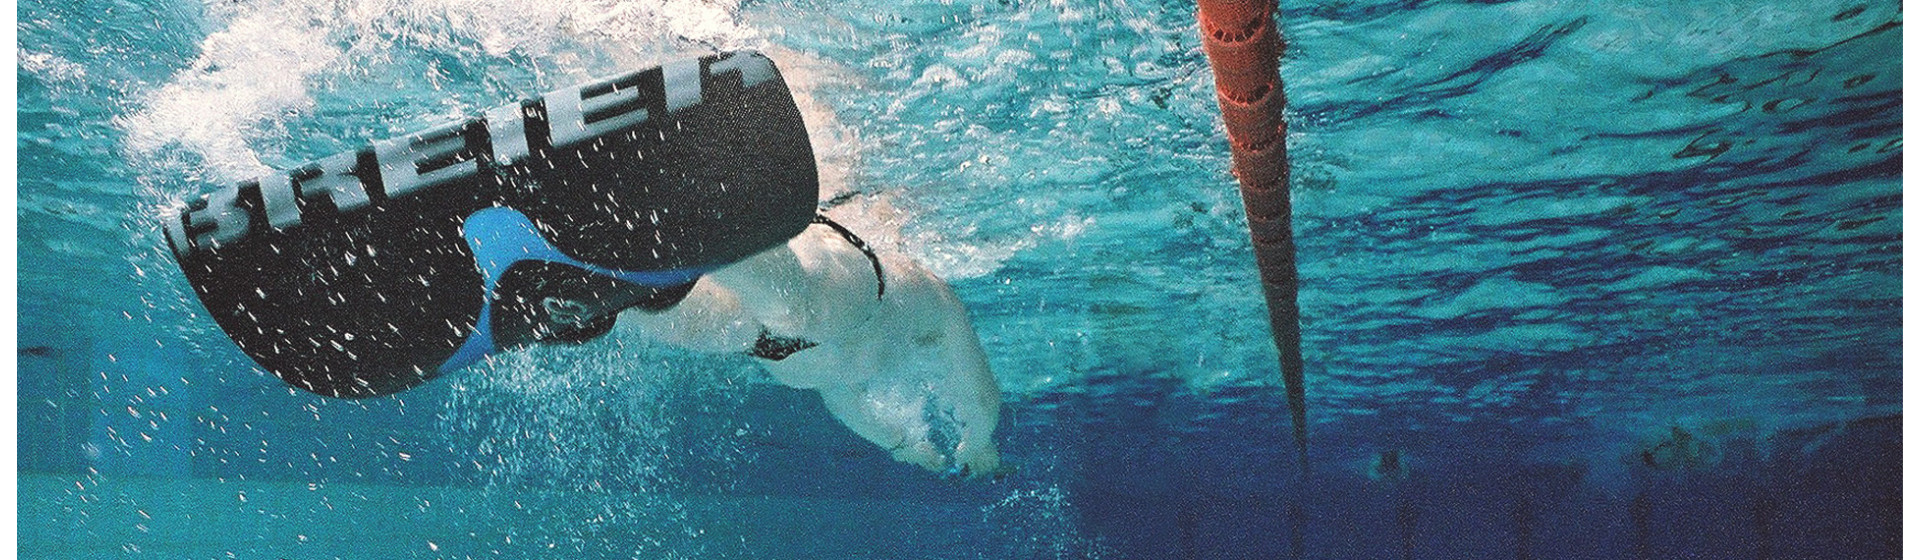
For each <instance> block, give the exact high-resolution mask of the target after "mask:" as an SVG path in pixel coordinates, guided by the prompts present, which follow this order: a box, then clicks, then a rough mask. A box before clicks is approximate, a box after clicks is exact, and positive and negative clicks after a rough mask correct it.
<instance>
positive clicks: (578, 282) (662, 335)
mask: <svg viewBox="0 0 1920 560" xmlns="http://www.w3.org/2000/svg"><path fill="white" fill-rule="evenodd" d="M816 165H817V164H816V163H815V158H814V154H813V152H812V151H811V148H810V147H809V141H808V135H807V130H806V127H805V123H804V121H803V119H802V118H801V114H800V112H799V110H798V108H797V107H796V106H795V102H794V100H793V99H792V97H791V95H790V93H789V91H788V90H787V88H786V85H785V83H784V81H783V80H782V79H781V77H780V72H779V70H778V69H777V68H776V67H775V65H774V63H773V61H772V60H771V59H769V58H767V57H766V56H764V55H761V54H759V53H753V52H748V51H742V52H735V53H722V54H718V55H713V56H707V57H702V58H700V59H697V60H683V61H676V62H672V63H669V64H667V65H664V66H661V67H658V68H653V69H648V70H642V71H638V72H632V73H628V74H625V75H622V76H617V77H614V78H608V79H606V80H601V81H598V82H595V83H589V84H583V85H580V86H575V87H570V88H565V89H562V90H558V91H554V92H549V93H547V94H544V95H542V96H540V97H537V98H532V99H527V100H522V101H519V102H515V103H510V104H508V105H504V106H501V107H497V108H494V109H492V110H489V111H487V112H486V113H485V115H484V116H481V117H476V118H471V119H469V120H467V121H465V122H459V123H451V124H448V125H445V126H442V127H438V128H434V129H430V130H426V131H422V132H418V133H415V134H411V135H408V136H405V137H401V138H395V139H390V140H384V141H377V142H373V143H371V144H370V145H368V146H366V147H363V148H360V149H358V150H356V151H353V152H347V153H343V154H337V155H335V156H333V157H328V158H324V159H322V160H318V161H315V162H310V163H307V164H303V165H301V166H296V167H294V168H292V169H288V170H284V171H277V172H274V173H271V174H269V175H267V176H263V177H260V178H259V179H257V180H253V181H247V182H243V183H239V184H234V185H229V186H226V187H224V188H221V189H217V190H215V191H213V192H211V193H208V195H206V196H203V197H201V198H200V199H199V200H197V201H193V202H190V203H189V204H187V205H186V206H185V207H184V208H180V209H178V211H177V212H175V213H174V214H172V215H167V216H163V218H162V229H163V232H164V234H165V238H166V240H167V244H168V246H169V247H170V248H171V249H172V253H173V255H174V257H175V259H176V260H177V261H178V262H179V264H180V268H181V271H182V272H183V273H184V274H185V276H186V277H187V280H188V282H189V283H190V284H191V285H192V287H193V289H194V291H195V293H196V294H197V295H198V296H199V298H200V300H201V303H202V304H204V305H205V306H206V308H207V310H208V314H209V315H210V316H211V317H212V318H213V319H214V320H215V321H216V322H217V323H219V325H220V327H221V328H222V329H223V330H224V331H225V332H226V333H227V335H228V336H229V337H230V338H231V339H233V341H234V343H235V344H236V345H237V346H238V347H239V348H240V349H241V350H242V351H243V352H245V353H246V354H247V355H248V356H249V357H251V358H253V360H254V361H255V363H257V364H259V365H260V366H261V368H262V369H265V370H267V371H269V372H272V373H273V374H274V375H275V376H277V377H279V378H280V379H281V380H282V381H284V382H285V383H287V384H288V385H290V386H292V387H296V388H299V389H302V390H306V391H310V392H314V393H317V394H321V395H326V396H329V397H336V398H368V397H378V396H382V395H391V394H394V393H398V392H401V391H405V390H408V389H411V388H413V387H416V386H419V385H420V384H422V383H425V382H427V381H429V380H431V379H433V378H435V377H438V376H441V375H449V374H453V373H455V372H458V371H461V370H462V369H464V368H465V367H466V366H468V365H471V364H475V363H480V362H482V361H483V360H485V359H486V357H487V356H489V355H492V354H494V353H498V352H502V351H507V350H511V349H513V348H516V347H520V346H523V345H526V344H531V343H577V342H583V341H587V340H592V339H595V338H598V337H600V336H603V335H606V334H608V333H609V332H612V331H614V330H615V329H616V328H619V331H620V332H621V333H622V335H623V336H628V335H635V334H634V333H637V336H645V337H650V338H653V339H656V340H659V341H662V342H666V343H669V344H673V345H677V346H681V347H685V348H688V349H692V350H696V351H707V352H717V353H746V354H748V355H751V356H753V357H754V358H756V359H758V360H759V361H760V362H761V363H762V364H764V365H765V366H766V368H767V371H768V372H769V373H771V374H772V377H773V378H774V379H775V380H777V381H779V382H780V383H782V384H785V385H787V386H790V387H795V388H800V389H807V390H812V391H816V392H817V393H818V394H819V395H820V397H821V398H822V400H823V401H824V402H825V405H826V408H827V410H828V411H829V412H830V413H831V414H832V415H833V416H834V418H836V419H838V420H839V421H840V422H841V423H842V424H844V425H846V426H847V427H848V428H850V429H852V430H853V431H854V432H855V433H856V434H858V435H860V436H861V437H862V438H864V439H866V440H867V441H870V442H872V443H874V444H875V445H877V446H879V447H880V448H882V449H884V450H886V451H887V452H888V453H890V454H891V455H892V456H893V458H894V459H897V460H899V461H902V462H906V463H910V464H914V465H918V466H920V467H923V468H926V469H928V470H931V471H934V472H939V473H945V474H947V475H950V476H966V477H981V476H990V475H995V474H998V471H999V470H1000V457H999V451H998V450H997V448H996V447H995V445H994V442H993V439H992V437H993V432H994V430H995V428H996V427H997V426H998V424H999V412H1000V410H999V407H1000V392H999V388H998V384H997V383H996V382H995V380H994V378H993V373H992V371H991V370H990V369H989V368H988V365H987V362H986V358H985V355H984V352H983V351H982V350H981V347H980V339H979V336H978V335H977V334H976V333H975V332H974V330H973V325H972V323H971V322H970V321H969V320H968V318H967V313H966V308H965V307H964V306H963V305H962V304H961V302H960V301H959V299H958V298H956V297H955V296H954V293H953V290H952V289H951V288H950V287H949V286H948V285H947V283H946V282H945V281H943V280H941V279H940V278H939V277H937V276H935V275H934V274H933V273H932V272H930V271H928V270H927V269H926V268H924V267H922V266H920V265H919V264H917V263H915V262H913V261H912V260H911V259H908V258H905V257H902V256H899V255H894V254H889V253H881V252H876V251H874V250H873V248H872V247H870V246H868V245H867V244H866V243H865V242H864V241H862V240H861V239H860V237H859V236H858V235H856V234H855V233H854V232H853V231H851V230H849V229H847V228H845V227H843V226H841V225H839V224H838V223H836V222H834V221H832V220H830V219H828V218H826V217H825V216H822V215H819V213H818V211H817V209H816V201H817V196H818V193H819V177H818V170H817V169H816Z"/></svg>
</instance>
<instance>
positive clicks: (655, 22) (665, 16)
mask: <svg viewBox="0 0 1920 560" xmlns="http://www.w3.org/2000/svg"><path fill="white" fill-rule="evenodd" d="M739 11H740V7H739V5H738V3H737V2H726V1H702V0H653V1H634V2H624V1H615V0H554V1H529V0H349V1H344V2H335V1H331V0H283V1H278V2H259V3H248V4H244V5H236V4H228V3H211V4H209V6H208V14H209V16H210V17H211V18H214V19H217V20H224V21H225V25H224V28H222V29H221V30H220V31H217V32H215V33H212V34H210V35H208V36H207V37H206V38H205V39H203V40H202V41H201V42H200V44H199V50H200V54H199V56H198V57H197V58H196V59H195V60H194V62H193V63H192V64H191V65H190V66H189V67H188V68H187V69H185V70H182V71H180V72H178V73H176V74H175V75H174V76H172V77H171V78H170V79H169V80H168V81H167V82H166V83H164V84H161V85H159V86H158V87H157V88H155V89H152V90H151V91H148V92H147V93H145V94H144V95H142V96H139V97H140V98H139V100H138V101H137V102H136V103H137V106H138V109H137V110H135V111H134V112H133V113H132V114H130V115H128V116H126V117H123V118H122V119H120V120H119V122H118V123H117V124H118V125H119V126H120V128H122V129H124V130H125V131H126V133H127V139H126V142H125V147H126V149H127V152H128V153H129V155H131V156H133V159H134V160H135V161H136V162H137V163H143V164H146V165H147V166H149V167H157V168H159V169H160V170H162V171H164V172H171V173H172V174H175V175H184V176H186V177H187V178H188V179H191V180H204V181H210V182H230V181H236V180H241V179H244V178H247V177H251V176H254V175H257V174H259V173H262V172H265V171H268V170H269V168H270V167H271V165H269V164H286V163H291V161H281V160H283V159H288V158H290V157H292V155H291V154H285V153H281V152H284V151H287V150H286V149H285V148H275V147H272V146H274V145H277V144H280V143H281V141H282V140H283V139H285V138H287V137H289V136H303V134H302V133H301V132H300V131H290V130H289V128H292V125H294V124H304V123H299V121H297V119H299V118H301V117H303V116H306V115H307V114H308V113H313V112H316V111H319V110H331V109H337V108H336V107H330V106H327V105H329V104H324V103H321V102H319V101H317V98H318V97H320V96H322V95H345V96H349V97H352V98H355V99H357V100H358V101H361V102H364V103H368V104H373V105H376V106H378V105H379V104H381V103H383V102H393V101H396V100H395V99H390V97H391V96H394V95H398V93H397V92H396V91H393V90H392V89H391V88H389V87H388V86H389V85H390V84H395V83H400V84H416V83H418V82H421V81H422V80H421V78H423V77H424V78H425V82H427V85H428V86H430V87H432V88H433V89H435V90H440V89H442V88H444V87H446V86H447V85H448V84H445V83H443V76H442V74H445V73H448V69H446V68H443V66H446V65H451V66H459V67H474V68H502V67H505V68H514V69H518V70H522V71H531V72H533V73H534V74H535V75H536V76H535V79H536V80H539V79H540V78H541V77H544V76H545V75H546V74H549V73H557V74H559V76H558V77H559V78H560V79H558V80H556V81H563V82H573V81H578V80H582V79H586V78H589V77H591V76H595V75H599V74H604V73H608V72H612V71H614V70H617V69H619V68H630V67H636V66H643V65H649V64H655V63H658V62H659V61H660V60H662V59H665V58H668V57H673V56H684V55H687V54H691V53H698V52H705V51H712V50H722V49H737V48H746V47H753V46H756V45H758V44H759V43H761V42H763V41H762V39H761V38H760V34H759V33H758V32H757V31H755V30H753V29H752V28H749V27H746V26H744V25H742V24H741V23H740V22H739V21H738V19H739V17H738V15H739ZM418 59H426V60H427V62H426V63H424V66H425V68H424V70H425V75H424V76H422V75H420V72H421V71H422V70H423V69H422V68H421V66H422V64H421V63H420V62H419V60H418ZM443 59H444V60H443ZM22 60H23V65H24V64H25V63H27V62H35V63H36V64H38V65H39V66H47V67H50V68H51V67H53V66H52V64H53V62H52V61H47V64H39V63H38V62H37V61H38V59H33V60H28V59H22ZM549 85H555V84H544V83H542V84H528V83H518V84H510V85H509V86H517V89H518V90H517V91H512V92H509V93H507V94H506V95H509V96H510V95H528V94H531V93H534V92H535V91H536V90H537V88H539V87H545V86H549ZM486 86H487V85H486V84H480V85H467V84H460V85H459V86H458V87H459V88H460V89H466V90H471V89H474V88H485V87H486ZM497 88H498V87H497V86H496V89H497ZM496 96H500V95H499V94H497V93H496ZM442 97H445V95H444V94H443V95H442ZM502 98H504V96H502ZM488 101H489V102H492V101H498V100H497V99H489V100H488ZM449 104H450V107H448V109H449V112H453V113H459V112H460V111H461V110H464V109H466V107H464V106H462V105H461V104H460V103H457V102H449ZM349 116H352V115H349ZM447 116H448V117H451V116H453V115H447ZM359 118H360V119H362V120H364V119H365V117H364V116H361V117H359ZM346 124H347V126H349V127H356V128H364V127H365V126H366V125H368V124H370V123H367V122H352V123H346ZM301 128H303V129H304V128H306V127H305V126H302V127H301ZM307 132H309V133H310V132H311V131H310V130H308V131H307ZM369 132H372V133H374V134H375V135H377V134H378V133H379V132H382V131H379V130H372V131H369ZM386 132H392V131H386ZM354 136H364V134H356V135H354Z"/></svg>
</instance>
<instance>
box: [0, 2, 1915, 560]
mask: <svg viewBox="0 0 1920 560" xmlns="http://www.w3.org/2000/svg"><path fill="white" fill-rule="evenodd" d="M1282 6H1283V12H1284V13H1283V14H1282V16H1281V22H1282V25H1283V27H1284V29H1285V32H1286V34H1287V36H1288V37H1289V39H1290V49H1289V51H1288V54H1287V56H1286V58H1285V60H1284V65H1283V74H1284V76H1285V78H1286V80H1287V93H1288V95H1289V97H1290V100H1291V108H1290V110H1289V111H1290V112H1289V114H1290V116H1291V119H1292V123H1293V129H1292V136H1291V137H1290V138H1289V142H1290V143H1291V148H1292V152H1293V154H1294V165H1295V177H1294V184H1293V189H1294V195H1293V200H1294V204H1295V210H1296V214H1297V233H1298V239H1299V257H1300V262H1301V265H1300V275H1301V285H1302V293H1301V302H1302V306H1303V317H1302V326H1303V329H1304V332H1305V337H1306V338H1305V343H1304V344H1305V348H1304V351H1305V355H1306V361H1307V371H1306V373H1307V378H1308V387H1307V395H1308V401H1307V406H1308V418H1309V420H1310V423H1311V424H1310V426H1309V433H1310V436H1311V445H1310V456H1309V458H1310V463H1311V465H1312V469H1311V471H1310V473H1309V476H1308V477H1307V483H1306V484H1304V485H1302V484H1300V483H1299V482H1298V480H1299V476H1298V475H1299V474H1300V473H1299V471H1298V469H1297V467H1296V462H1295V458H1294V456H1293V455H1292V453H1293V451H1292V447H1291V446H1292V442H1291V439H1290V437H1291V436H1290V434H1289V431H1288V430H1289V427H1288V416H1287V410H1286V404H1285V401H1284V399H1283V397H1282V391H1281V386H1280V383H1279V380H1278V374H1277V371H1276V370H1277V366H1276V358H1275V351H1274V348H1273V346H1272V343H1271V340H1270V337H1269V336H1270V335H1269V333H1268V330H1267V327H1266V323H1265V311H1264V309H1263V307H1262V305H1263V304H1262V300H1261V297H1260V294H1259V293H1258V291H1257V288H1256V286H1257V282H1256V273H1255V270H1254V267H1253V262H1252V256H1251V255H1252V253H1251V250H1250V247H1249V242H1248V240H1247V236H1246V231H1245V220H1244V218H1243V216H1242V213H1241V212H1242V210H1241V207H1240V203H1239V202H1238V198H1237V196H1238V195H1237V193H1236V192H1235V190H1234V186H1233V183H1232V178H1231V177H1230V176H1229V175H1228V174H1227V171H1226V169H1227V150H1226V140H1225V136H1224V133H1223V132H1222V129H1221V127H1220V125H1219V124H1218V112H1217V107H1216V104H1215V101H1214V98H1213V93H1212V75H1211V73H1210V70H1209V68H1208V67H1207V65H1206V60H1205V58H1204V56H1203V55H1202V52H1201V49H1200V44H1199V40H1198V37H1199V35H1198V31H1197V30H1196V25H1195V22H1194V17H1193V11H1194V7H1193V5H1192V4H1190V3H1187V2H1182V1H1177V0H1175V1H1158V0H1071V1H1069V0H1055V1H1043V0H982V1H974V0H939V1H932V0H909V1H904V2H875V1H872V0H850V1H817V0H764V1H757V0H633V1H625V2H620V1H615V0H537V1H530V0H240V1H228V0H218V1H212V0H209V1H206V2H204V3H203V2H198V1H194V0H77V1H67V0H25V1H23V2H21V3H20V5H19V7H18V22H17V29H18V31H19V36H20V38H19V52H18V59H17V64H18V70H17V73H18V79H19V91H18V107H19V108H18V111H19V115H18V116H19V137H18V140H17V149H18V152H19V176H20V185H19V207H18V209H17V211H18V217H19V231H18V234H19V241H18V244H19V255H20V256H19V267H20V269H19V275H20V289H19V294H18V297H19V309H20V316H19V323H18V326H19V336H20V342H19V357H18V364H19V368H20V375H19V386H18V387H19V388H18V391H19V403H20V408H19V430H20V432H19V434H18V435H19V451H20V475H19V485H20V486H19V487H20V499H19V505H18V507H19V514H20V515H19V519H20V521H19V532H20V543H19V544H20V547H21V551H22V556H23V557H26V558H121V557H141V558H302V559H306V558H644V559H655V558H660V559H681V558H938V559H943V560H945V559H960V558H989V559H1000V558H1142V559H1160V558H1176V559H1178V558H1283V557H1287V556H1288V555H1290V554H1293V553H1295V552H1298V553H1300V554H1302V555H1303V556H1304V557H1307V558H1324V559H1339V558H1354V559H1376V558H1422V559H1429V558H1431V559H1441V558H1474V559H1477V558H1520V559H1530V558H1607V559H1611V558H1646V559H1670V558H1714V559H1718V558H1755V559H1785V558H1820V559H1826V558H1893V557H1897V556H1898V554H1899V550H1898V549H1899V545H1900V528H1901V523H1900V517H1899V513H1900V509H1901V500H1900V493H1899V490H1900V486H1901V475H1900V452H1899V451H1900V446H1901V444H1900V441H1901V427H1900V415H1901V413H1902V411H1901V404H1900V395H1901V383H1902V381H1901V376H1900V365H1901V354H1900V338H1901V332H1900V328H1901V323H1900V311H1901V305H1902V304H1901V280H1900V277H1901V266H1902V265H1901V257H1900V255H1901V250H1902V242H1901V222H1902V215H1901V214H1902V209H1901V207H1902V203H1901V188H1900V185H1901V182H1900V181H1901V171H1902V163H1901V158H1902V155H1903V153H1904V150H1903V143H1902V136H1901V124H1902V122H1901V110H1902V101H1901V98H1902V89H1901V83H1902V68H1901V66H1902V64H1901V36H1902V34H1903V32H1904V27H1903V21H1902V18H1903V16H1902V14H1901V7H1900V6H1899V5H1898V4H1897V3H1895V2H1891V1H1869V2H1860V1H1855V0H1844V1H1824V0H1803V1H1795V2H1788V1H1784V0H1691V1H1683V0H1621V1H1616V2H1607V3H1591V2H1556V1H1547V0H1520V1H1498V0H1493V1H1488V0H1474V1H1370V0H1358V1H1350V0H1309V1H1303V2H1292V1H1283V2H1282ZM735 48H755V49H761V50H763V51H766V52H768V53H769V54H771V55H773V56H774V57H775V58H776V59H777V60H779V61H780V64H781V65H782V67H783V68H784V69H785V70H786V72H787V74H788V79H789V80H790V81H792V82H793V83H794V85H795V87H796V89H797V90H798V91H799V92H800V93H801V94H802V97H803V99H802V104H803V106H804V107H805V108H806V110H807V111H808V118H809V120H810V122H811V124H812V126H813V127H814V129H815V130H814V133H815V138H814V143H815V148H816V151H817V152H818V155H819V158H820V160H821V162H822V168H823V184H824V185H825V188H826V189H827V190H828V191H829V192H826V193H823V195H824V196H836V197H837V196H841V195H845V196H844V199H845V200H847V201H848V202H846V206H844V207H843V211H844V212H845V213H846V214H848V215H851V216H854V218H853V219H850V220H849V225H850V226H851V227H854V228H855V229H857V230H859V231H861V232H862V235H864V236H866V237H868V238H869V240H870V241H872V242H873V243H874V244H876V245H879V246H881V247H882V248H883V249H887V250H897V251H903V252H905V253H907V254H910V255H913V256H915V257H917V258H918V259H920V260H921V261H923V262H926V263H927V264H928V265H929V267H930V268H932V269H933V270H935V271H936V272H938V273H940V274H941V275H943V276H945V277H946V278H947V279H948V280H950V281H951V282H952V284H953V286H954V288H955V290H956V291H957V293H958V295H959V297H960V298H961V299H962V300H964V301H965V302H966V304H967V305H968V307H969V308H970V310H971V312H972V315H973V318H974V321H975V324H976V326H977V327H978V329H979V332H980V335H981V337H982V340H983V342H984V345H985V347H986V350H987V352H988V354H989V355H990V357H991V362H992V365H993V368H994V370H995V371H996V373H997V374H998V376H999V382H1000V386H1001V388H1002V389H1003V391H1004V393H1005V406H1004V419H1005V420H1004V422H1003V424H1002V428H1001V432H1000V434H999V440H1000V442H1001V447H1002V449H1003V450H1004V452H1005V456H1006V459H1007V462H1008V463H1009V464H1010V465H1011V466H1012V470H1011V472H1009V473H1007V474H1006V475H1005V476H1004V477H1002V478H1001V479H1000V480H998V481H994V482H958V481H944V480H940V479H939V478H937V477H935V476H931V475H929V474H927V473H923V472H921V471H919V470H917V469H916V468H913V467H909V466H906V465H902V464H896V463H894V462H892V461H891V460H889V459H888V458H887V457H886V455H885V454H884V453H882V452H881V451H880V450H878V449H877V448H875V447H873V446H871V445H869V444H867V443H865V442H864V441H861V440H859V439H858V438H857V437H854V436H853V435H852V434H851V433H849V432H847V431H846V430H845V429H844V428H842V427H840V426H839V425H838V424H836V423H834V422H832V420H831V419H830V418H829V417H828V416H827V413H826V411H825V409H824V408H823V407H822V406H821V404H820V403H819V401H818V399H817V398H816V397H814V396H813V395H812V394H811V393H807V392H802V391H797V390H793V389H788V388H785V387H782V386H779V385H777V384H775V383H772V381H771V380H770V379H769V378H767V376H766V374H765V373H764V372H762V371H761V370H759V369H757V366H755V365H754V364H752V363H751V362H750V361H749V360H747V359H745V358H741V357H714V356H703V355H695V354H689V353H685V352H682V351H679V350H675V349H672V348H665V347H659V346H653V345H649V344H646V343H642V342H638V341H637V340H635V339H623V338H620V337H609V338H608V339H606V340H602V341H598V342H595V343H592V344H588V345H586V346H584V347H578V348H545V349H537V350H532V351H528V352H524V353H521V354H518V355H515V356H511V357H509V358H507V359H504V360H502V361H501V362H500V363H498V364H495V365H493V366H488V367H478V368H473V369H470V370H468V371H466V372H464V373H463V374H462V375H459V376H455V377H450V378H443V379H440V380H436V381H434V382H432V383H430V384H428V385H427V386H424V387H422V388H419V389H416V390H413V391H410V392H407V393H404V394H402V395H400V396H398V397H389V398H380V399H372V400H364V401H336V400H328V399H324V398H321V397H316V396H313V395H310V394H306V393H302V392H297V391H293V390H289V389H287V388H286V387H285V386H283V385H282V384H281V383H280V382H278V381H277V380H275V379H274V378H273V377H271V376H270V375H268V374H266V373H264V372H261V371H259V370H258V369H256V368H254V367H253V366H252V365H251V363H250V362H248V361H247V359H246V358H245V357H244V356H243V355H241V354H240V353H239V351H238V349H237V348H235V347H234V346H233V344H232V343H231V342H229V341H228V340H227V339H226V338H225V337H224V336H223V335H222V334H221V333H220V331H219V330H218V328H217V327H216V326H214V325H213V323H212V322H211V321H210V320H209V319H208V318H207V316H206V312H205V311H204V310H203V309H201V308H200V307H199V302H198V301H196V300H195V299H194V298H193V296H192V293H191V292H190V291H189V290H188V289H187V288H186V286H185V282H184V280H183V279H182V277H181V276H180V273H179V271H178V269H177V268H175V267H174V265H173V263H172V261H171V259H170V258H169V257H168V256H167V255H166V254H165V249H164V244H163V242H162V241H161V238H160V237H159V235H158V233H157V227H158V226H157V223H158V222H157V221H156V220H155V219H154V218H153V216H154V214H155V212H156V210H157V209H158V208H161V207H165V206H168V205H171V204H175V203H177V202H178V201H180V200H182V199H185V198H186V197H188V196H191V195H194V194H197V193H199V192H202V191H204V190H206V189H208V188H210V187H211V186H214V185H218V184H223V183H227V182H231V181H236V180H240V179H244V178H248V177H251V176H253V175H255V174H258V173H261V172H264V171H265V170H268V169H274V168H285V167H288V166H291V165H294V164H297V163H300V162H304V161H308V160H311V159H314V158H317V157H320V156H325V155H328V154H331V153H334V152H337V151H341V150H344V149H349V148H352V147H355V146H358V145H361V144H363V143H364V142H366V141H368V140H371V139H377V138H386V137H391V136H394V135H397V134H399V133H402V132H406V131H411V130H416V129H420V128H422V127H425V126H428V125H432V124H437V123H439V122H442V121H446V120H450V119H454V118H459V117H466V116H474V115H477V114H478V113H479V112H480V111H482V110H484V109H486V108H488V107H492V106H495V105H498V104H500V103H503V102H505V101H507V100H510V99H515V98H518V97H520V96H524V95H529V94H532V93H537V92H542V91H547V90H551V89H555V88H558V87H562V86H567V85H571V84H574V83H578V82H581V81H585V80H586V79H588V78H591V77H596V76H604V75H610V74H613V73H616V72H619V71H624V70H629V69H635V68H640V67H645V66H651V65H654V64H657V63H659V62H661V61H663V60H666V59H670V58H676V57H681V56H688V55H695V54H701V53H706V52H712V51H714V50H721V49H735Z"/></svg>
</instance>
